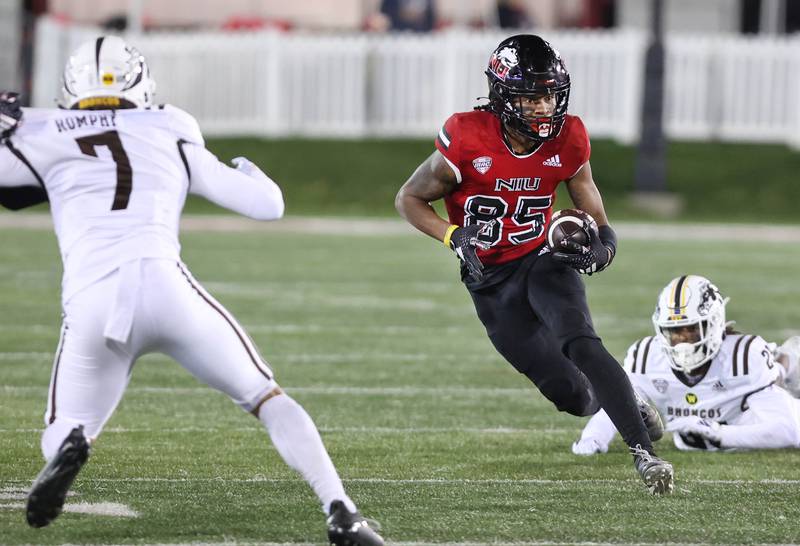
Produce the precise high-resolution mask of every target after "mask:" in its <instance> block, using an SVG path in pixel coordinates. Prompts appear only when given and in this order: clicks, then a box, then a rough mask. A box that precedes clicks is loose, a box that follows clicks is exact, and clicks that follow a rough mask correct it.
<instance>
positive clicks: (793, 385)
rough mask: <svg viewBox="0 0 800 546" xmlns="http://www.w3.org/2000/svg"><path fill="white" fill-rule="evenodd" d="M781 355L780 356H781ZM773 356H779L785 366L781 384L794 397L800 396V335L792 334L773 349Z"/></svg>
mask: <svg viewBox="0 0 800 546" xmlns="http://www.w3.org/2000/svg"><path fill="white" fill-rule="evenodd" d="M781 357H782V358H781ZM775 358H776V359H777V358H781V360H783V361H784V362H785V364H784V363H781V365H783V366H784V367H785V368H786V372H785V374H784V377H783V386H784V387H785V388H786V390H787V391H789V392H790V393H791V394H792V396H794V397H795V398H800V336H792V337H790V338H789V339H787V340H786V341H784V342H783V345H781V346H780V347H778V348H777V349H776V350H775Z"/></svg>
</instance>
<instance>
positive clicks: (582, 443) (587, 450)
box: [572, 438, 608, 456]
mask: <svg viewBox="0 0 800 546" xmlns="http://www.w3.org/2000/svg"><path fill="white" fill-rule="evenodd" d="M606 452H608V446H607V445H604V444H602V443H600V442H598V441H597V440H595V439H594V438H581V439H580V440H578V441H577V442H573V444H572V453H574V454H575V455H584V456H588V455H595V454H596V453H606Z"/></svg>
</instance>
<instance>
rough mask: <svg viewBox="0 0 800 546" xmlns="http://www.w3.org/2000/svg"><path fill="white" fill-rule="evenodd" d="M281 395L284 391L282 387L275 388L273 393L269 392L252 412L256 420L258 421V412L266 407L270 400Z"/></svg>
mask: <svg viewBox="0 0 800 546" xmlns="http://www.w3.org/2000/svg"><path fill="white" fill-rule="evenodd" d="M279 394H283V391H282V390H281V388H280V387H275V388H274V389H272V390H271V391H269V392H268V393H267V394H266V395H265V396H264V397H263V398H262V399H261V400H259V401H258V403H257V404H256V405H255V407H253V410H252V411H251V412H250V413H252V414H253V415H254V416H255V418H256V419H258V412H259V411H260V410H261V406H262V405H264V402H266V401H267V400H269V399H270V398H275V397H276V396H278V395H279Z"/></svg>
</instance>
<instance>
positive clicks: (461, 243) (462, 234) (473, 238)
mask: <svg viewBox="0 0 800 546" xmlns="http://www.w3.org/2000/svg"><path fill="white" fill-rule="evenodd" d="M494 222H495V221H494V220H492V222H487V223H485V224H473V225H471V226H466V227H456V228H455V229H453V230H452V231H450V230H448V235H447V236H445V240H444V242H445V243H446V244H447V245H448V246H449V247H450V248H451V249H452V251H453V252H455V253H456V256H458V259H459V260H461V263H463V264H464V265H465V266H466V267H467V271H469V274H470V275H471V276H472V278H473V279H475V280H476V281H481V280H483V264H482V263H481V261H480V259H479V258H478V253H477V252H476V251H475V249H476V248H480V249H481V250H486V249H487V248H489V246H491V245H489V243H486V242H484V241H481V240H480V239H479V238H478V236H479V235H481V234H482V233H486V232H488V231H490V230H491V229H492V225H493V223H494ZM451 227H452V226H451Z"/></svg>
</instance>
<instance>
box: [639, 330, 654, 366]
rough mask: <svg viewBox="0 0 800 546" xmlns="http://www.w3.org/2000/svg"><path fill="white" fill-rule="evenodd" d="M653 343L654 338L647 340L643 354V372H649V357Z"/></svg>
mask: <svg viewBox="0 0 800 546" xmlns="http://www.w3.org/2000/svg"><path fill="white" fill-rule="evenodd" d="M652 343H653V338H652V337H651V338H650V339H648V340H647V345H645V346H644V355H642V373H643V374H644V373H647V357H648V356H649V355H650V345H651V344H652Z"/></svg>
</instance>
